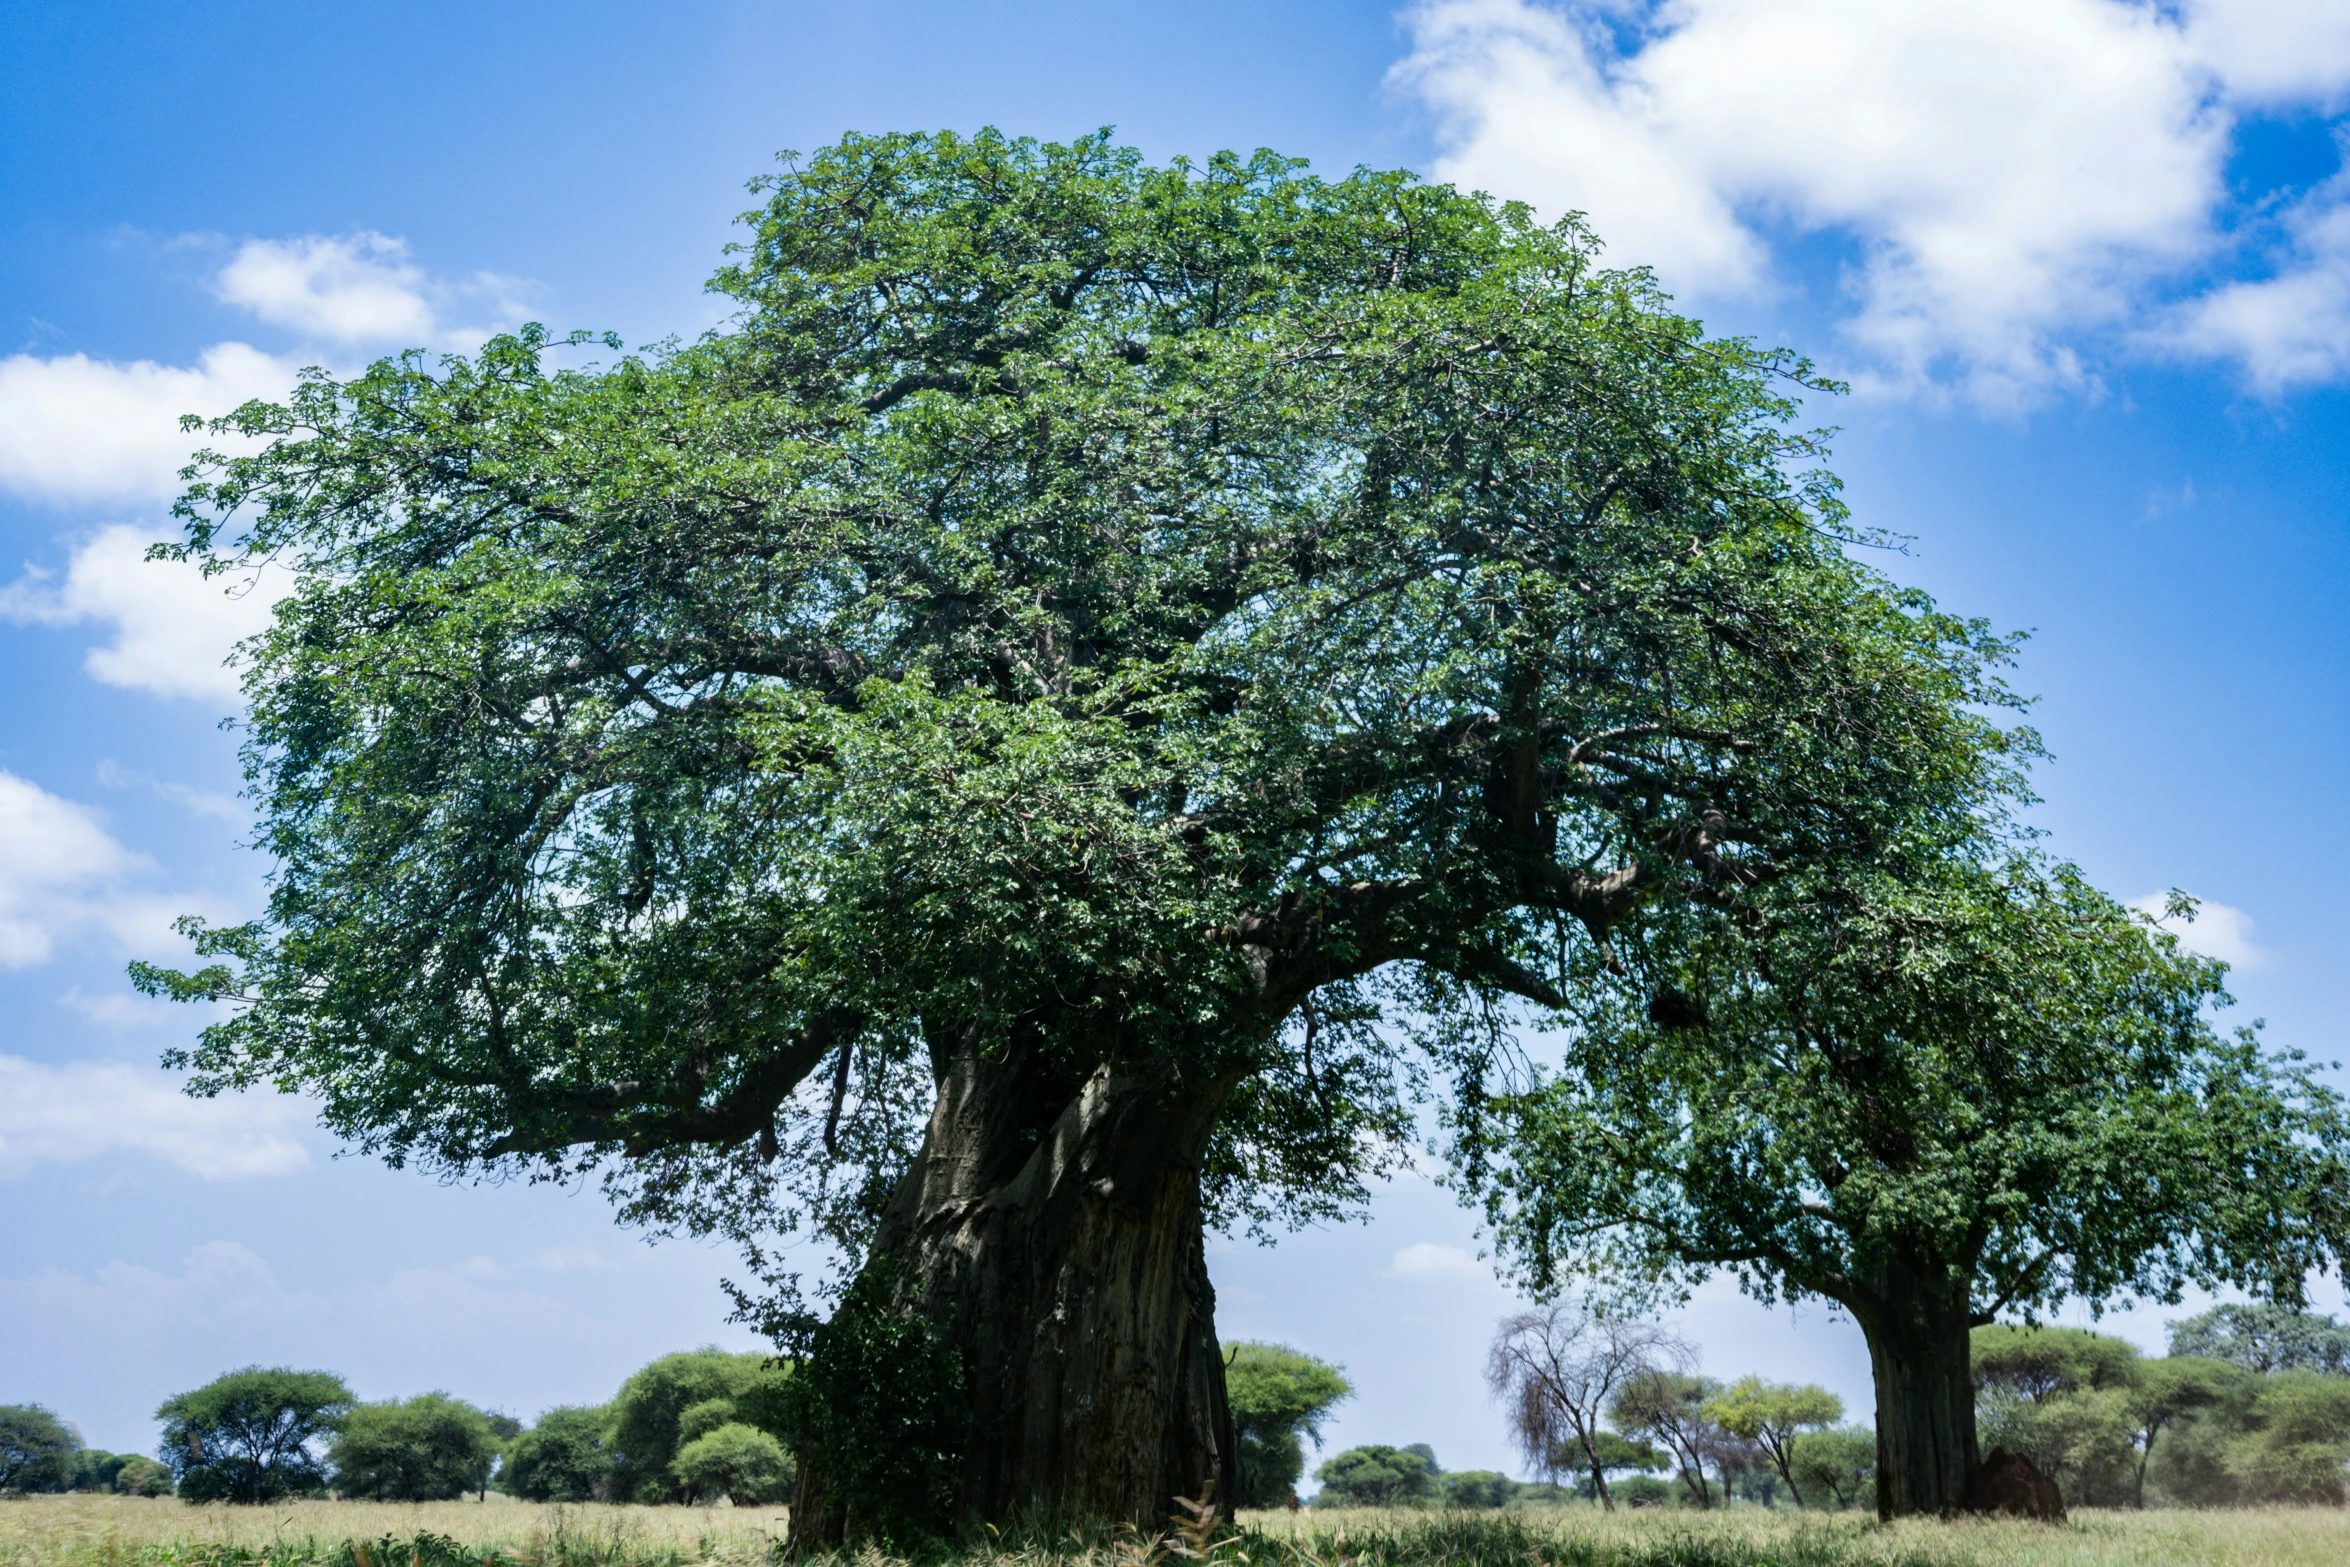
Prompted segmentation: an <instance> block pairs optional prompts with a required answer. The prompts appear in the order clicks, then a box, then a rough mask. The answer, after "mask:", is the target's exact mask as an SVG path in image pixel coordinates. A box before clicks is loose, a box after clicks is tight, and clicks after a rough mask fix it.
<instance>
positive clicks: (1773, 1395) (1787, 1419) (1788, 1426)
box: [1705, 1377, 1844, 1507]
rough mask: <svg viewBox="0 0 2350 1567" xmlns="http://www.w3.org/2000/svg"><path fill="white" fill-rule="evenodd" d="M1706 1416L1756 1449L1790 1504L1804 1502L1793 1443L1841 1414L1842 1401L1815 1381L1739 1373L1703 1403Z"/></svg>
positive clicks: (1801, 1503) (1842, 1412)
mask: <svg viewBox="0 0 2350 1567" xmlns="http://www.w3.org/2000/svg"><path fill="white" fill-rule="evenodd" d="M1705 1414H1706V1418H1707V1419H1709V1420H1711V1421H1713V1423H1714V1424H1715V1425H1718V1426H1720V1427H1721V1428H1722V1429H1723V1430H1725V1431H1727V1432H1729V1433H1730V1434H1731V1435H1732V1436H1734V1437H1736V1438H1737V1439H1738V1440H1740V1441H1741V1442H1751V1443H1753V1444H1754V1445H1755V1446H1756V1447H1757V1448H1759V1449H1761V1451H1762V1454H1763V1456H1764V1457H1766V1458H1768V1459H1769V1460H1770V1462H1771V1467H1772V1468H1774V1469H1776V1470H1778V1471H1779V1478H1780V1479H1781V1480H1783V1481H1785V1482H1786V1484H1787V1494H1788V1495H1789V1496H1791V1497H1793V1498H1794V1499H1795V1505H1796V1506H1798V1507H1801V1506H1802V1505H1803V1489H1802V1487H1800V1486H1798V1485H1797V1484H1796V1483H1795V1469H1794V1467H1793V1460H1794V1452H1795V1441H1796V1438H1797V1437H1799V1436H1801V1435H1802V1434H1803V1433H1804V1432H1806V1431H1808V1430H1813V1429H1816V1428H1818V1427H1821V1426H1832V1425H1834V1424H1835V1423H1836V1422H1837V1421H1839V1420H1841V1419H1843V1418H1844V1400H1842V1399H1840V1398H1838V1397H1837V1396H1836V1395H1835V1394H1833V1393H1831V1392H1829V1391H1828V1390H1827V1389H1826V1388H1824V1387H1821V1386H1820V1385H1819V1384H1818V1383H1816V1382H1805V1383H1802V1384H1796V1383H1791V1382H1765V1381H1764V1380H1763V1379H1762V1378H1761V1377H1740V1378H1739V1379H1738V1380H1737V1381H1735V1382H1733V1383H1731V1384H1730V1385H1729V1386H1728V1387H1726V1388H1724V1389H1723V1390H1722V1391H1721V1392H1720V1393H1719V1394H1717V1395H1715V1396H1714V1398H1713V1399H1712V1400H1710V1401H1709V1402H1708V1403H1707V1404H1706V1407H1705Z"/></svg>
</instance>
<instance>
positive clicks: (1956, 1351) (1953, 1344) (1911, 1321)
mask: <svg viewBox="0 0 2350 1567" xmlns="http://www.w3.org/2000/svg"><path fill="white" fill-rule="evenodd" d="M1873 1282H1874V1283H1875V1284H1876V1286H1877V1287H1876V1288H1875V1289H1873V1290H1871V1291H1870V1292H1869V1295H1868V1297H1867V1298H1865V1299H1858V1300H1853V1301H1850V1302H1848V1303H1847V1304H1848V1305H1849V1307H1850V1309H1851V1310H1852V1314H1853V1316H1854V1318H1855V1319H1856V1320H1858V1322H1859V1323H1860V1327H1861V1331H1862V1332H1863V1333H1864V1334H1865V1335H1867V1338H1868V1344H1869V1365H1870V1369H1871V1371H1872V1372H1873V1373H1874V1375H1875V1379H1876V1387H1877V1516H1878V1517H1879V1518H1884V1519H1892V1518H1900V1517H1907V1516H1910V1515H1913V1514H1921V1513H1922V1514H1926V1515H1928V1516H1932V1517H1948V1516H1949V1515H1951V1514H1952V1513H1955V1512H1957V1511H1958V1510H1959V1508H1960V1506H1961V1505H1962V1503H1963V1501H1964V1499H1965V1496H1966V1487H1967V1481H1968V1479H1969V1478H1970V1477H1971V1476H1972V1475H1973V1474H1974V1472H1975V1469H1976V1467H1977V1465H1978V1464H1979V1463H1980V1461H1981V1456H1980V1453H1979V1451H1978V1449H1977V1448H1976V1445H1975V1385H1974V1376H1973V1365H1972V1358H1971V1356H1972V1349H1971V1344H1970V1340H1969V1337H1968V1335H1969V1334H1970V1332H1971V1331H1972V1326H1973V1324H1972V1319H1971V1317H1970V1314H1969V1304H1968V1300H1967V1297H1966V1294H1965V1292H1964V1290H1963V1288H1961V1289H1959V1290H1956V1291H1953V1290H1952V1289H1951V1288H1950V1286H1949V1285H1948V1284H1947V1283H1946V1282H1945V1281H1944V1280H1942V1279H1940V1278H1937V1277H1934V1276H1931V1275H1930V1274H1929V1273H1928V1272H1927V1271H1925V1270H1918V1269H1912V1268H1907V1267H1901V1266H1891V1267H1886V1268H1883V1269H1880V1270H1878V1277H1877V1278H1876V1279H1875V1280H1874V1281H1873Z"/></svg>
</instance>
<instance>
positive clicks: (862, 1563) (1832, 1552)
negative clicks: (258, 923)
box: [0, 1496, 2350, 1567]
mask: <svg viewBox="0 0 2350 1567" xmlns="http://www.w3.org/2000/svg"><path fill="white" fill-rule="evenodd" d="M786 1517H787V1515H786V1513H785V1511H784V1510H783V1509H782V1508H744V1509H739V1510H738V1509H734V1508H729V1507H724V1506H721V1507H716V1508H696V1507H600V1506H584V1507H560V1506H537V1505H533V1504H531V1503H528V1502H516V1501H512V1500H509V1499H507V1498H503V1497H495V1496H493V1497H492V1498H490V1500H489V1501H488V1502H486V1503H474V1502H434V1503H425V1504H422V1505H404V1504H397V1503H371V1502H288V1503H284V1504H281V1505H278V1506H274V1507H250V1508H230V1507H191V1506H188V1505H186V1504H184V1503H181V1502H178V1501H174V1500H171V1499H169V1498H163V1499H159V1500H153V1501H145V1500H140V1499H137V1498H131V1497H100V1496H64V1497H27V1498H20V1499H13V1500H8V1501H0V1567H705V1564H708V1567H768V1564H770V1563H772V1562H773V1561H774V1560H775V1558H776V1554H777V1547H778V1545H779V1543H780V1541H781V1540H782V1538H783V1533H784V1524H785V1521H786ZM1240 1523H1241V1529H1240V1531H1239V1533H1238V1535H1237V1536H1236V1537H1231V1538H1227V1539H1226V1540H1225V1541H1223V1542H1222V1543H1220V1544H1218V1545H1216V1546H1215V1547H1213V1548H1212V1549H1211V1550H1209V1551H1208V1552H1207V1553H1206V1555H1207V1557H1208V1560H1207V1561H1206V1562H1199V1561H1198V1560H1197V1559H1196V1558H1194V1559H1193V1561H1192V1562H1191V1563H1186V1561H1185V1559H1184V1556H1183V1554H1182V1553H1181V1552H1174V1553H1171V1552H1170V1551H1169V1550H1168V1549H1167V1548H1166V1544H1165V1543H1161V1544H1160V1545H1158V1546H1157V1547H1155V1548H1154V1546H1153V1544H1152V1542H1151V1541H1149V1540H1147V1539H1144V1538H1142V1537H1138V1536H1135V1535H1133V1534H1131V1533H1126V1534H1119V1533H1112V1532H1104V1531H1090V1532H1083V1533H1066V1534H1039V1535H1035V1536H1030V1537H1027V1538H1020V1539H1010V1538H1007V1539H999V1540H986V1541H981V1542H977V1543H975V1544H973V1545H971V1546H969V1547H968V1548H966V1549H964V1550H961V1551H958V1552H955V1553H952V1556H951V1557H950V1558H945V1559H947V1560H951V1561H953V1562H954V1563H956V1564H957V1567H2350V1514H2346V1513H2344V1512H2343V1511H2341V1510H2339V1509H2331V1508H2326V1509H2289V1508H2279V1509H2265V1510H2260V1511H2253V1512H2210V1513H2192V1512H2148V1513H2126V1512H2124V1513H2113V1512H2083V1513H2078V1514H2076V1515H2075V1516H2074V1518H2073V1520H2072V1522H2071V1523H2069V1524H2067V1525H2065V1526H2064V1527H2062V1528H2048V1527H2045V1526H2042V1525H2038V1524H2028V1523H2013V1522H1988V1521H1975V1520H1969V1521H1963V1522H1958V1523H1937V1522H1933V1521H1928V1520H1913V1521H1909V1522H1905V1523H1901V1524H1896V1525H1893V1526H1891V1527H1880V1526H1879V1525H1878V1524H1877V1523H1876V1522H1875V1520H1874V1519H1871V1518H1867V1517H1864V1516H1862V1515H1859V1514H1842V1515H1826V1514H1817V1513H1811V1514H1796V1513H1788V1512H1768V1511H1764V1510H1761V1509H1753V1508H1737V1509H1731V1510H1727V1511H1723V1512H1716V1513H1697V1512H1683V1511H1663V1510H1643V1511H1639V1512H1618V1513H1614V1514H1608V1513H1602V1512H1599V1511H1596V1510H1594V1509H1589V1508H1580V1507H1570V1508H1563V1509H1559V1510H1556V1511H1534V1512H1513V1513H1507V1514H1501V1515H1493V1514H1482V1515H1474V1516H1472V1515H1467V1514H1459V1513H1452V1514H1430V1513H1397V1512H1381V1511H1369V1510H1365V1511H1359V1512H1339V1511H1332V1512H1307V1513H1303V1514H1295V1515H1293V1514H1289V1513H1247V1514H1243V1515H1242V1517H1241V1520H1240ZM1169 1528H1170V1536H1172V1529H1173V1525H1172V1521H1171V1522H1170V1526H1169ZM940 1559H941V1558H935V1557H934V1558H932V1560H940ZM890 1561H891V1558H888V1557H885V1556H884V1555H882V1554H881V1553H879V1552H876V1551H871V1550H867V1551H863V1552H859V1553H857V1554H856V1556H855V1557H854V1558H853V1560H852V1562H850V1563H848V1564H844V1567H888V1564H889V1563H890Z"/></svg>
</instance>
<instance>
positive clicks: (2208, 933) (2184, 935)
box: [2130, 892, 2269, 969]
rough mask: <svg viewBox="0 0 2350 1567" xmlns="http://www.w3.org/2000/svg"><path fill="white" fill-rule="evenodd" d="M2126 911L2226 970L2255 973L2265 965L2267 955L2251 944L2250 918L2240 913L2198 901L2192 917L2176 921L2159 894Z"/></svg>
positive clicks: (2137, 900) (2133, 901)
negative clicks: (2133, 911)
mask: <svg viewBox="0 0 2350 1567" xmlns="http://www.w3.org/2000/svg"><path fill="white" fill-rule="evenodd" d="M2130 907H2131V908H2133V909H2136V910H2137V911H2138V912H2139V913H2140V914H2143V915H2145V916H2146V918H2147V919H2148V920H2150V921H2152V922H2153V924H2154V926H2155V928H2157V929H2158V930H2166V931H2169V932H2170V933H2171V934H2172V935H2174V936H2176V937H2178V938H2179V945H2180V946H2182V947H2185V948H2186V949H2187V950H2188V951H2189V952H2194V953H2199V954H2201V955H2202V956H2204V957H2207V958H2217V959H2219V960H2220V961H2221V962H2222V963H2225V964H2226V965H2227V966H2228V967H2230V968H2233V969H2256V968H2261V967H2264V966H2266V965H2267V963H2268V961H2269V954H2268V952H2267V951H2266V950H2265V949H2263V948H2261V947H2259V946H2257V945H2255V944H2254V942H2253V940H2252V916H2251V915H2249V914H2247V913H2245V912H2244V911H2243V910H2242V909H2239V908H2235V907H2233V906H2231V905H2229V904H2225V903H2212V902H2210V901H2208V900H2199V901H2198V902H2197V903H2196V905H2195V912H2194V914H2193V915H2192V916H2190V917H2187V918H2180V917H2178V916H2175V915H2173V914H2172V913H2171V912H2170V895H2169V894H2168V893H2161V892H2150V893H2148V894H2147V895H2146V896H2145V897H2143V898H2132V899H2131V900H2130Z"/></svg>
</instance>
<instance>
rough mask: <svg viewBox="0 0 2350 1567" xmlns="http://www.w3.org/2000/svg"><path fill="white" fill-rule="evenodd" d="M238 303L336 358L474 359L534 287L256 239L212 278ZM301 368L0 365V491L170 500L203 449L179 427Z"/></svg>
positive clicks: (380, 243) (338, 245) (275, 394)
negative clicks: (355, 352) (454, 352)
mask: <svg viewBox="0 0 2350 1567" xmlns="http://www.w3.org/2000/svg"><path fill="white" fill-rule="evenodd" d="M214 289H215V291H216V292H217V293H218V294H219V295H220V297H221V298H222V299H224V300H226V301H227V302H228V303H230V304H233V305H237V306H239V307H241V308H243V309H246V310H249V311H251V312H252V313H253V314H254V315H255V316H257V317H259V318H260V319H261V320H262V321H265V322H267V323H269V324H270V325H272V326H278V327H283V328H286V329H287V330H289V331H292V332H295V333H298V334H300V335H301V336H302V337H303V338H305V339H306V340H308V341H309V342H312V343H316V344H328V345H334V346H335V347H337V348H366V349H381V348H412V347H424V348H449V349H469V348H472V347H474V346H476V345H478V344H479V343H480V342H481V340H482V339H483V338H484V337H486V336H487V335H488V334H489V333H490V332H492V331H494V330H497V329H499V328H501V327H505V326H509V325H511V324H513V323H514V322H516V321H517V320H519V319H520V317H521V314H522V312H523V310H524V308H525V304H526V301H527V299H528V296H529V294H530V293H531V287H530V285H528V284H526V283H523V282H521V281H519V280H517V279H513V278H507V277H500V276H498V275H497V274H495V273H489V272H479V273H475V274H473V275H472V276H470V277H463V278H448V277H442V276H438V275H436V274H433V273H429V272H427V271H425V270H424V269H423V268H422V267H419V266H417V265H416V264H415V262H414V261H412V260H411V259H410V258H409V255H408V247H407V246H406V244H405V243H404V242H402V241H400V240H397V239H392V238H389V237H387V236H385V235H382V234H374V233H359V234H346V235H306V236H303V237H301V238H297V239H249V240H246V241H245V242H244V243H243V244H241V245H240V246H238V248H237V250H236V253H235V254H234V255H233V256H232V257H231V258H230V259H229V261H228V264H227V265H226V266H224V267H223V268H222V269H221V270H220V272H219V274H218V275H217V276H216V277H215V279H214ZM304 362H305V358H304V356H300V355H279V354H271V353H266V352H264V351H262V350H261V349H258V348H255V347H252V346H251V345H249V344H245V343H217V344H215V345H213V346H212V347H210V348H208V349H206V350H205V351H204V352H203V353H202V354H201V355H199V356H198V358H197V360H196V362H195V363H194V364H192V365H166V364H157V363H155V362H154V361H152V360H145V359H139V360H128V361H122V360H107V359H93V358H91V357H90V356H88V355H87V354H58V355H54V356H51V357H48V358H42V357H40V356H37V355H33V354H13V355H10V356H8V357H7V358H5V359H0V489H6V490H9V491H13V492H14V493H16V494H18V495H20V496H24V497H26V498H28V499H32V500H38V501H45V502H49V503H51V504H56V505H66V506H93V505H126V504H129V505H136V504H148V503H154V502H160V501H165V500H169V499H170V498H171V497H172V496H173V495H176V494H177V493H178V492H179V483H180V481H179V471H180V469H181V468H183V467H185V466H186V464H187V461H188V458H189V457H190V455H191V454H193V453H194V451H195V450H196V449H197V448H198V447H199V446H201V445H204V444H207V443H208V442H209V443H211V444H215V445H232V446H233V443H231V442H225V441H222V440H219V439H216V438H212V437H206V436H199V435H190V434H188V433H186V432H185V431H183V430H181V429H180V425H179V422H180V419H181V417H182V416H183V415H186V414H196V415H199V416H202V417H205V418H212V417H216V416H218V415H221V414H225V413H228V412H230V411H231V410H233V409H235V408H237V407H239V406H241V405H242V404H244V403H247V402H250V401H252V400H253V399H255V398H271V399H275V398H280V397H283V396H284V395H285V394H286V392H287V391H288V390H289V389H291V388H292V386H293V384H294V377H295V372H296V371H297V369H298V368H299V367H300V366H301V365H302V364H303V363H304Z"/></svg>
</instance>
